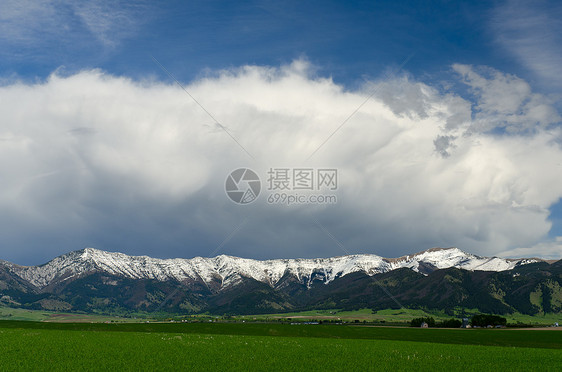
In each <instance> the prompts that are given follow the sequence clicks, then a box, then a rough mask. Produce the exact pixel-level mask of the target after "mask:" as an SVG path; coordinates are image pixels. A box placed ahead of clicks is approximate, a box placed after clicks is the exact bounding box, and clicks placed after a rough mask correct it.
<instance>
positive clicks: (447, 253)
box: [0, 248, 562, 313]
mask: <svg viewBox="0 0 562 372" xmlns="http://www.w3.org/2000/svg"><path fill="white" fill-rule="evenodd" d="M561 269H562V264H561V263H560V262H558V263H554V264H550V263H548V262H545V261H543V260H540V259H504V258H498V257H491V258H490V257H479V256H475V255H472V254H469V253H465V252H463V251H461V250H460V249H457V248H446V249H440V248H435V249H430V250H427V251H423V252H420V253H417V254H414V255H408V256H403V257H399V258H383V257H380V256H376V255H349V256H341V257H332V258H318V259H278V260H267V261H258V260H251V259H244V258H238V257H231V256H225V255H221V256H217V257H213V258H203V257H196V258H192V259H155V258H151V257H147V256H128V255H125V254H122V253H114V252H105V251H101V250H97V249H93V248H86V249H83V250H79V251H75V252H70V253H68V254H65V255H62V256H59V257H57V258H55V259H53V260H51V261H49V262H48V263H46V264H44V265H40V266H20V265H16V264H13V263H10V262H6V261H0V303H2V304H4V305H8V306H18V307H25V308H37V309H57V310H70V311H72V310H80V311H96V312H120V313H123V312H130V311H139V310H142V311H170V312H181V313H197V312H201V311H210V312H216V313H258V312H261V313H263V312H273V311H285V310H297V309H312V308H349V309H352V308H359V307H370V308H385V307H396V306H404V307H422V308H435V309H452V308H454V307H459V306H465V307H469V308H482V309H488V310H490V311H491V309H493V310H494V311H495V312H511V311H520V312H526V313H540V312H553V311H560V310H559V309H560V308H561V307H562V302H561V301H562V290H561V288H562V287H561V285H562V270H561ZM559 302H561V303H559Z"/></svg>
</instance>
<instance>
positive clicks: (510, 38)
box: [490, 0, 562, 88]
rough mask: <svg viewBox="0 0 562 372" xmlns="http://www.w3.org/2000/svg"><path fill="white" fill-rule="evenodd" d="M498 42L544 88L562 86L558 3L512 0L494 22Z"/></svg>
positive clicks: (561, 19) (561, 20)
mask: <svg viewBox="0 0 562 372" xmlns="http://www.w3.org/2000/svg"><path fill="white" fill-rule="evenodd" d="M490 22H491V23H490V25H491V29H492V32H493V33H494V35H495V40H496V42H497V43H498V44H499V45H500V46H501V47H503V48H504V49H505V50H507V51H509V52H510V53H511V54H512V55H513V56H514V57H515V58H516V59H517V60H518V61H519V62H520V63H522V64H523V65H524V66H525V67H527V68H528V69H529V70H530V71H532V72H533V73H534V74H535V76H536V77H538V78H539V79H540V81H541V82H542V84H543V85H544V86H550V87H553V88H560V86H562V51H561V49H560V44H561V43H562V32H561V30H562V6H561V5H560V3H559V2H556V1H531V2H529V1H520V0H509V1H505V2H503V3H501V5H500V6H498V7H497V8H496V9H495V11H494V12H493V14H492V17H491V21H490Z"/></svg>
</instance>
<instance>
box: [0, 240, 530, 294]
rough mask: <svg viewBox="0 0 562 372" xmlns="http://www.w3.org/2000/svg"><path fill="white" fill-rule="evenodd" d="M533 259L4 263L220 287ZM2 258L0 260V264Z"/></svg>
mask: <svg viewBox="0 0 562 372" xmlns="http://www.w3.org/2000/svg"><path fill="white" fill-rule="evenodd" d="M536 261H537V260H534V259H520V260H514V259H504V258H498V257H479V256H475V255H472V254H469V253H466V252H463V251H461V250H460V249H458V248H433V249H429V250H426V251H423V252H419V253H416V254H413V255H407V256H402V257H398V258H383V257H380V256H377V255H372V254H356V255H349V256H338V257H330V258H316V259H274V260H265V261H260V260H253V259H247V258H239V257H233V256H227V255H220V256H216V257H212V258H206V257H195V258H192V259H182V258H175V259H157V258H152V257H148V256H129V255H126V254H123V253H118V252H106V251H102V250H99V249H95V248H85V249H82V250H79V251H74V252H70V253H67V254H64V255H62V256H59V257H56V258H54V259H53V260H51V261H49V262H48V263H46V264H44V265H40V266H29V267H26V266H19V265H15V264H9V263H4V265H6V266H8V267H9V270H10V271H12V272H13V273H14V274H16V275H17V276H19V277H20V278H22V279H24V280H26V281H27V282H29V283H31V284H33V285H34V286H36V287H37V288H44V287H47V286H49V285H51V284H53V283H55V284H56V283H57V282H60V281H66V280H70V279H72V278H76V277H80V276H82V275H85V274H88V273H92V272H102V273H106V274H109V275H115V276H120V277H126V278H131V279H154V280H158V281H168V280H174V281H178V282H184V283H185V282H194V281H195V282H203V283H204V284H205V285H206V286H211V285H213V286H214V287H217V286H218V288H219V289H221V288H227V287H230V286H233V285H236V284H237V283H239V282H241V281H242V280H243V279H244V278H251V279H254V280H257V281H260V282H263V283H266V284H268V285H270V286H272V287H275V286H276V285H277V284H278V283H279V282H280V281H281V279H282V278H283V277H286V276H292V277H294V278H295V279H296V280H297V281H299V282H301V283H303V284H306V285H307V286H310V285H311V283H312V282H313V281H314V280H320V281H322V282H323V283H326V284H327V283H330V282H331V281H333V280H334V279H336V278H338V277H342V276H345V275H347V274H350V273H354V272H364V273H366V274H368V275H375V274H379V273H384V272H388V271H391V270H395V269H399V268H409V269H411V270H414V271H416V272H420V273H422V274H428V273H430V272H431V271H434V270H437V269H444V268H449V267H456V268H460V269H465V270H482V271H504V270H509V269H512V268H514V267H515V266H517V265H523V264H527V263H531V262H536ZM1 264H2V263H0V265H1Z"/></svg>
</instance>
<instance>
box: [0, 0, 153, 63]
mask: <svg viewBox="0 0 562 372" xmlns="http://www.w3.org/2000/svg"><path fill="white" fill-rule="evenodd" d="M151 16H152V15H151V13H150V11H149V6H148V5H147V3H145V2H144V1H141V2H136V3H135V4H130V3H128V2H123V1H110V0H107V1H106V0H102V1H64V0H63V1H53V0H5V1H2V2H0V42H1V44H0V45H2V46H3V49H9V51H8V52H6V51H5V52H4V53H6V54H8V53H9V54H8V55H9V57H10V58H11V57H13V54H15V55H17V54H19V53H21V50H20V49H21V48H34V50H35V53H34V57H33V58H36V54H37V52H36V50H37V49H38V48H45V47H47V48H48V47H51V46H52V45H53V44H56V45H57V46H58V47H60V45H61V44H62V45H65V46H67V47H70V49H69V50H73V49H74V48H81V47H83V46H84V45H92V44H96V43H100V44H101V45H102V46H103V47H115V46H117V45H118V44H119V43H120V42H121V41H122V40H123V39H124V38H127V37H129V36H131V35H132V34H134V33H135V32H136V31H137V30H138V28H139V26H140V25H141V24H143V23H144V22H146V20H147V19H149V18H150V17H151ZM88 33H89V35H88ZM92 41H94V42H93V43H92ZM76 44H78V45H76ZM12 48H14V49H12ZM51 52H53V51H52V50H51ZM28 57H29V55H28Z"/></svg>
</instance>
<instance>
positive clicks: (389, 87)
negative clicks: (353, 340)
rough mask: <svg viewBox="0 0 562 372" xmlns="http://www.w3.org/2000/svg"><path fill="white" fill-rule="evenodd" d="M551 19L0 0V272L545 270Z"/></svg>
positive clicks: (556, 122) (422, 9)
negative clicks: (290, 266)
mask: <svg viewBox="0 0 562 372" xmlns="http://www.w3.org/2000/svg"><path fill="white" fill-rule="evenodd" d="M561 20H562V4H560V2H556V1H532V2H531V1H527V2H525V1H466V2H461V1H445V0H443V1H407V2H401V1H378V2H372V1H330V0H326V1H306V2H303V1H292V0H288V1H284V2H278V1H237V2H227V1H213V0H211V1H190V2H185V1H165V2H152V1H110V0H107V1H106V0H100V1H66V0H36V1H32V0H23V1H22V0H18V1H15V0H5V1H2V2H1V3H0V114H1V120H0V185H1V187H0V259H4V260H8V261H12V262H16V263H19V264H24V265H36V264H42V263H45V262H46V261H48V260H49V259H51V258H53V257H55V256H57V255H60V254H64V253H67V252H69V251H73V250H78V249H83V248H85V247H94V248H98V249H103V250H107V251H119V252H123V253H127V254H131V255H149V256H152V257H159V258H172V257H182V258H191V257H195V256H204V257H209V256H215V255H219V254H227V255H232V256H240V257H247V258H255V259H271V258H296V257H306V258H312V257H330V256H340V255H345V254H363V253H367V254H377V255H380V256H385V257H398V256H401V255H405V254H411V253H415V252H419V251H422V250H425V249H428V248H432V247H452V246H454V247H458V248H460V249H462V250H464V251H466V252H469V253H473V254H478V255H483V256H494V255H497V256H503V257H543V258H549V259H560V258H562V203H561V202H560V198H561V197H562V147H561V146H562V127H561V124H562V94H561V93H562V47H561V45H562V21H561ZM237 169H250V170H252V171H253V173H251V172H247V173H244V171H241V172H240V171H239V172H234V173H233V177H229V174H230V173H231V172H233V171H234V170H237ZM237 174H238V175H239V176H236V175H237ZM241 175H254V176H256V177H257V180H258V181H257V182H255V179H253V181H252V180H250V179H249V178H248V177H249V176H248V177H246V176H241ZM326 176H329V177H328V178H326ZM240 177H242V178H240ZM303 177H304V178H303ZM307 177H308V178H307ZM330 177H331V178H330ZM229 180H230V181H229ZM229 182H230V183H229ZM252 182H254V183H252ZM250 185H253V186H252V187H250ZM256 185H258V186H259V188H258V189H259V194H258V195H257V197H255V198H254V196H255V194H256V193H257V192H256V190H258V189H255V188H253V187H254V186H256ZM229 187H230V188H234V191H235V192H234V193H227V192H226V191H225V190H227V189H228V188H229ZM250 189H251V190H253V191H254V195H253V196H252V194H246V192H247V191H248V190H250ZM228 190H230V189H228ZM238 191H240V193H239V194H236V192H238ZM233 195H245V197H244V199H243V201H242V202H241V200H240V198H238V199H237V200H234V201H233V200H231V196H233ZM248 195H250V198H249V199H248V198H246V196H248ZM235 199H236V197H235Z"/></svg>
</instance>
